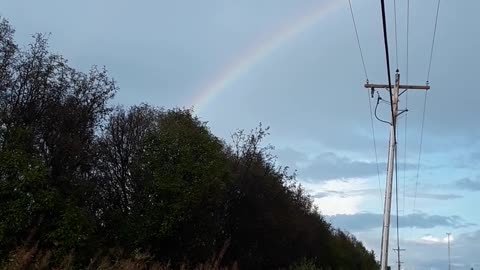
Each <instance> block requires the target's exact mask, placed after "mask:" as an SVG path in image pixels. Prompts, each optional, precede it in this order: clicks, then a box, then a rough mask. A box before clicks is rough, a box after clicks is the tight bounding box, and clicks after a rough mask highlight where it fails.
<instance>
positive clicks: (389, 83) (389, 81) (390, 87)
mask: <svg viewBox="0 0 480 270" xmlns="http://www.w3.org/2000/svg"><path fill="white" fill-rule="evenodd" d="M381 5H382V24H383V41H384V45H385V59H386V62H387V75H388V91H389V93H390V104H391V105H390V109H391V112H392V125H393V135H394V136H393V137H394V138H395V140H396V128H395V124H396V123H395V113H394V112H393V93H392V77H391V74H390V56H389V54H388V35H387V22H386V18H385V1H384V0H381Z"/></svg>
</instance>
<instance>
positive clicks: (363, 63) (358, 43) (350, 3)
mask: <svg viewBox="0 0 480 270" xmlns="http://www.w3.org/2000/svg"><path fill="white" fill-rule="evenodd" d="M348 5H349V7H350V14H351V15H352V22H353V27H354V28H355V36H356V38H357V45H358V50H359V51H360V57H361V58H362V65H363V72H364V73H365V78H366V80H367V82H368V74H367V68H366V65H365V59H364V58H363V50H362V46H360V38H359V37H358V30H357V23H356V22H355V16H354V15H353V8H352V1H351V0H348Z"/></svg>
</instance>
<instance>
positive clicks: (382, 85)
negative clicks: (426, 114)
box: [364, 83, 430, 90]
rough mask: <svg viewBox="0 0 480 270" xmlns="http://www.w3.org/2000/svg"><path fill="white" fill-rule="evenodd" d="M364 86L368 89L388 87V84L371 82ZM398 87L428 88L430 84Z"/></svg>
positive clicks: (400, 87) (401, 87) (411, 88)
mask: <svg viewBox="0 0 480 270" xmlns="http://www.w3.org/2000/svg"><path fill="white" fill-rule="evenodd" d="M364 86H365V88H368V89H372V88H374V89H376V88H384V89H389V85H388V84H373V83H366V84H365V85H364ZM392 86H393V85H392ZM398 88H399V89H405V90H429V89H430V86H429V85H399V86H398Z"/></svg>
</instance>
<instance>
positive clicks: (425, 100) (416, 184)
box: [413, 0, 440, 212]
mask: <svg viewBox="0 0 480 270" xmlns="http://www.w3.org/2000/svg"><path fill="white" fill-rule="evenodd" d="M439 10H440V0H438V1H437V11H436V14H435V24H434V27H433V37H432V46H431V48H430V59H429V61H428V71H427V85H428V84H429V83H430V82H429V80H430V70H431V68H432V58H433V49H434V46H435V36H436V33H437V24H438V13H439ZM427 98H428V91H425V97H424V101H423V115H422V126H421V130H420V145H419V152H418V160H417V175H416V180H415V194H414V196H413V212H415V210H416V201H417V192H418V182H419V176H420V161H421V157H422V145H423V130H424V126H425V111H426V108H427Z"/></svg>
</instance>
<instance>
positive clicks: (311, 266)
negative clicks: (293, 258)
mask: <svg viewBox="0 0 480 270" xmlns="http://www.w3.org/2000/svg"><path fill="white" fill-rule="evenodd" d="M290 270H321V269H320V268H318V267H317V265H316V264H315V260H313V259H307V258H302V259H301V260H300V261H299V262H297V263H295V264H293V265H292V266H291V267H290Z"/></svg>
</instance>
